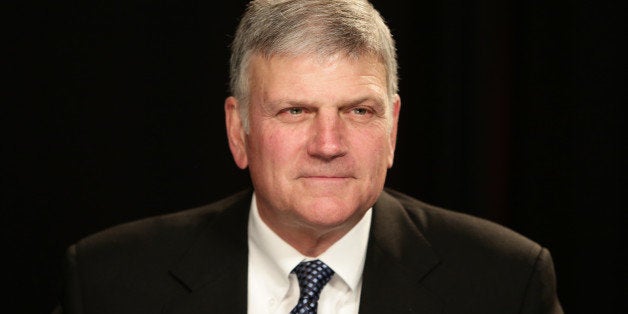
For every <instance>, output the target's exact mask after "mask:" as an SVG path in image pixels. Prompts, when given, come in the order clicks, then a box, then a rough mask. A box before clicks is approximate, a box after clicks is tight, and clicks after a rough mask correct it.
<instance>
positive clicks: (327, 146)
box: [307, 110, 347, 160]
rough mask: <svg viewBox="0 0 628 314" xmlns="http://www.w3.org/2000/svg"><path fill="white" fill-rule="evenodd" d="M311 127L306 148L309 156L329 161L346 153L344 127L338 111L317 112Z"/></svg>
mask: <svg viewBox="0 0 628 314" xmlns="http://www.w3.org/2000/svg"><path fill="white" fill-rule="evenodd" d="M311 127H312V137H311V138H310V141H309V143H308V147H307V150H308V154H309V155H310V156H313V157H316V158H319V159H323V160H331V159H334V158H337V157H341V156H344V155H345V154H346V153H347V147H346V143H345V138H344V133H345V126H344V123H343V121H342V118H341V117H340V116H339V113H338V111H335V110H334V111H332V110H330V111H323V110H319V112H317V114H316V117H315V119H314V121H313V123H312V126H311Z"/></svg>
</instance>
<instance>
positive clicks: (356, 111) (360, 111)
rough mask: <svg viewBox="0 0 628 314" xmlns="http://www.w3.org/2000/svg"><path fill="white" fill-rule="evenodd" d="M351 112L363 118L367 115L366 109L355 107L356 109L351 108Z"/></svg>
mask: <svg viewBox="0 0 628 314" xmlns="http://www.w3.org/2000/svg"><path fill="white" fill-rule="evenodd" d="M351 112H353V113H354V114H356V115H359V116H364V115H367V114H368V113H369V110H368V109H366V108H361V107H356V108H352V109H351Z"/></svg>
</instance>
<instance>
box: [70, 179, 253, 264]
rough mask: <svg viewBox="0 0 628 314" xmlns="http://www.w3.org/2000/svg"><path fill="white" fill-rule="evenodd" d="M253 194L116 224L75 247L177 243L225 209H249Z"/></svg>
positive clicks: (244, 194) (147, 245)
mask: <svg viewBox="0 0 628 314" xmlns="http://www.w3.org/2000/svg"><path fill="white" fill-rule="evenodd" d="M250 195H251V192H250V191H242V192H239V193H237V194H234V195H231V196H229V197H226V198H224V199H222V200H219V201H216V202H214V203H211V204H207V205H204V206H199V207H196V208H191V209H186V210H182V211H178V212H175V213H170V214H164V215H159V216H152V217H147V218H143V219H140V220H135V221H130V222H126V223H122V224H119V225H115V226H112V227H109V228H107V229H104V230H102V231H99V232H96V233H94V234H91V235H88V236H87V237H85V238H83V239H81V240H79V241H78V242H77V243H76V247H77V249H79V250H87V249H89V250H102V251H105V252H106V251H109V250H110V249H112V248H114V247H115V248H116V249H124V248H125V247H126V249H128V250H132V249H134V248H136V247H140V246H141V247H144V248H148V247H150V246H151V244H154V245H156V246H160V247H164V246H167V245H168V244H169V243H170V244H171V245H172V246H177V245H178V242H181V241H187V239H189V238H190V237H193V236H194V235H195V234H197V233H198V232H199V230H201V229H203V228H205V226H207V225H209V224H211V223H212V221H214V220H215V219H216V218H217V217H219V216H221V215H223V214H224V213H225V212H226V211H230V210H235V209H236V208H238V209H240V208H246V209H248V206H249V205H248V204H249V202H250Z"/></svg>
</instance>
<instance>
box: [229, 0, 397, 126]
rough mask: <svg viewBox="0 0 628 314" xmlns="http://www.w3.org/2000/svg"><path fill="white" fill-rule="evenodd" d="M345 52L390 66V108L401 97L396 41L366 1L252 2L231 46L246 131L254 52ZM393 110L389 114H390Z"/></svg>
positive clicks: (235, 91)
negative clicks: (370, 56) (369, 56)
mask: <svg viewBox="0 0 628 314" xmlns="http://www.w3.org/2000/svg"><path fill="white" fill-rule="evenodd" d="M337 53H343V54H344V55H345V56H347V57H350V58H359V57H360V56H363V55H373V56H375V57H377V58H378V59H379V60H380V61H381V62H382V64H383V65H384V66H385V68H386V75H387V77H386V79H387V93H388V98H389V99H388V102H389V103H390V104H389V105H392V99H393V97H394V95H395V94H397V90H398V86H397V81H398V77H397V56H396V51H395V43H394V40H393V38H392V35H391V34H390V30H389V29H388V27H387V26H386V23H385V22H384V20H383V19H382V17H381V16H380V14H379V13H378V12H377V10H375V8H374V7H373V5H372V4H371V3H369V2H368V1H367V0H253V1H251V2H250V3H249V4H248V6H247V9H246V11H245V13H244V15H243V17H242V19H241V20H240V24H239V26H238V29H237V31H236V34H235V38H234V40H233V43H232V45H231V60H230V77H231V80H230V87H231V93H232V95H233V96H234V97H236V98H237V99H238V101H239V103H240V112H239V114H240V117H241V118H242V123H243V126H244V129H245V130H246V131H247V132H248V127H249V126H248V107H249V93H250V91H249V79H250V78H249V75H248V74H249V73H248V65H249V61H250V59H251V56H252V55H254V54H257V55H260V56H262V57H265V58H270V57H271V56H274V55H287V56H297V55H316V56H319V57H326V56H332V55H334V54H337ZM388 111H389V112H390V111H391V110H388Z"/></svg>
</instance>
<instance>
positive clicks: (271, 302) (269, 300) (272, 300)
mask: <svg viewBox="0 0 628 314" xmlns="http://www.w3.org/2000/svg"><path fill="white" fill-rule="evenodd" d="M276 304H277V300H275V298H270V299H268V306H269V307H274V306H275V305H276Z"/></svg>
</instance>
